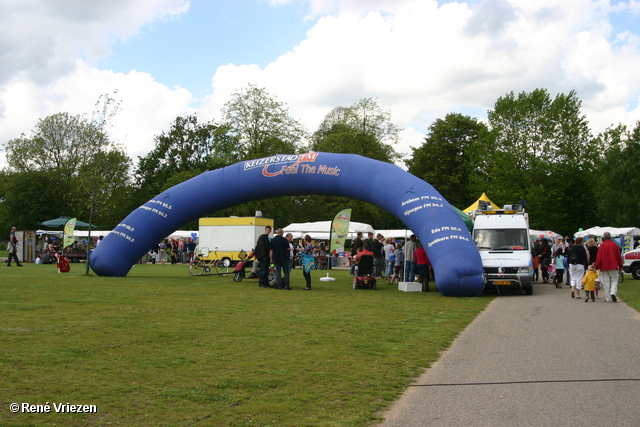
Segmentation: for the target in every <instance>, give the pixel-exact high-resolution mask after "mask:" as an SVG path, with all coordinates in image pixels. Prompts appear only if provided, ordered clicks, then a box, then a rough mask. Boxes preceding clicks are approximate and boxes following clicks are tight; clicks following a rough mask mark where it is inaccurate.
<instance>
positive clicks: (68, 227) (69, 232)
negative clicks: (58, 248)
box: [62, 218, 76, 248]
mask: <svg viewBox="0 0 640 427" xmlns="http://www.w3.org/2000/svg"><path fill="white" fill-rule="evenodd" d="M75 228H76V219H75V218H71V219H70V220H69V221H67V223H66V224H65V225H64V240H63V242H62V248H66V247H67V246H71V245H72V244H73V230H74V229H75Z"/></svg>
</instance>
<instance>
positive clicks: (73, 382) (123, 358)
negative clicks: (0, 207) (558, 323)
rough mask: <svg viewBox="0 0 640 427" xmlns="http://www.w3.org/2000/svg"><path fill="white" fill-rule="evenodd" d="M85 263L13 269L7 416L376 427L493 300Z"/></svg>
mask: <svg viewBox="0 0 640 427" xmlns="http://www.w3.org/2000/svg"><path fill="white" fill-rule="evenodd" d="M84 267H85V266H84V264H72V265H71V272H70V273H66V274H64V273H63V274H58V273H57V269H56V267H55V265H35V264H25V267H23V268H17V267H15V266H13V267H11V268H7V267H6V266H2V265H0V269H1V270H0V271H1V272H2V275H1V280H0V332H1V334H0V378H2V380H1V381H0V391H1V394H0V396H1V398H0V407H1V409H0V425H20V426H47V425H64V426H80V425H123V426H148V425H166V426H187V425H207V426H213V425H215V426H219V425H233V426H249V425H258V426H319V425H322V426H366V425H369V424H370V423H371V422H372V421H373V420H376V419H378V418H377V417H376V414H377V413H379V411H380V410H382V409H383V408H385V407H387V406H388V405H389V404H390V403H392V402H393V401H394V399H396V398H397V397H398V396H399V395H400V394H401V393H402V391H403V390H404V388H405V387H406V386H407V385H408V384H409V383H410V382H411V380H412V379H413V378H415V377H416V376H418V375H419V374H420V373H421V372H422V371H423V370H424V369H425V368H426V367H428V366H429V365H430V364H431V363H433V362H434V361H435V360H437V358H438V355H439V353H440V352H441V351H442V350H444V349H446V348H447V347H448V346H449V345H450V343H451V342H452V340H453V339H454V338H455V337H456V336H457V335H458V334H459V333H460V332H461V331H462V330H463V329H464V328H465V327H466V325H467V324H468V323H469V322H471V321H472V320H473V319H474V318H475V317H476V316H477V314H478V313H480V312H481V311H482V310H483V309H484V308H485V307H486V305H487V304H488V303H489V302H490V301H491V299H492V298H493V296H481V297H475V298H451V297H443V296H441V295H439V294H436V293H434V292H431V293H407V292H399V291H398V290H397V289H392V288H391V287H389V286H388V285H387V284H386V282H382V283H380V282H379V285H378V290H377V291H367V290H357V291H356V290H353V289H352V285H351V283H352V282H351V278H350V276H349V275H348V272H347V271H344V270H333V271H332V272H331V275H332V276H333V277H336V278H337V280H336V281H335V282H321V281H319V280H318V278H319V277H322V276H324V275H326V272H319V271H313V272H312V275H313V276H314V282H313V290H312V291H303V290H302V287H303V283H304V279H303V277H302V273H301V270H295V271H293V272H292V286H293V288H294V290H292V291H286V290H282V291H279V290H275V289H262V288H259V287H258V285H257V282H256V281H255V280H244V281H242V282H241V283H234V282H233V280H232V277H231V275H229V276H226V277H213V276H208V277H193V276H190V275H188V271H187V267H186V266H184V265H177V266H172V265H136V266H135V267H134V268H133V269H132V270H131V272H130V273H129V275H128V276H127V277H124V278H109V277H97V276H84V275H83V274H84ZM626 283H628V282H626ZM626 283H625V286H626ZM432 285H433V284H432ZM621 294H622V292H621ZM623 298H625V297H624V296H623ZM11 403H20V404H21V403H28V404H31V405H46V404H47V403H48V404H49V405H51V413H20V412H19V413H12V412H11V411H10V410H9V405H10V404H11ZM54 403H56V404H58V405H59V404H67V403H69V404H71V405H96V408H97V413H90V414H69V413H64V414H63V413H55V410H54V408H53V404H54Z"/></svg>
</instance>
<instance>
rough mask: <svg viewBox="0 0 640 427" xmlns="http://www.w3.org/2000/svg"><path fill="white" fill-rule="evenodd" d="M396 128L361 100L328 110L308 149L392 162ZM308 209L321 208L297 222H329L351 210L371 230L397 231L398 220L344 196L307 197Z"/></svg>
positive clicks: (386, 114)
mask: <svg viewBox="0 0 640 427" xmlns="http://www.w3.org/2000/svg"><path fill="white" fill-rule="evenodd" d="M399 132H400V129H399V128H398V126H396V125H395V124H394V123H393V122H392V121H391V113H390V112H389V111H386V110H383V109H382V108H381V107H380V105H378V103H377V102H376V101H374V100H372V99H371V98H365V99H361V100H360V101H358V102H357V103H356V104H354V105H352V106H348V107H344V106H339V107H336V108H334V109H333V110H331V111H330V112H329V113H328V114H327V115H326V116H325V118H324V120H323V121H322V123H320V126H319V127H318V129H317V130H316V131H315V132H314V133H313V135H312V137H311V141H310V144H309V150H311V151H321V152H328V153H343V154H358V155H361V156H365V157H369V158H372V159H375V160H380V161H383V162H388V163H393V162H394V161H396V160H397V159H398V158H399V156H398V153H397V152H396V151H395V150H394V148H393V146H394V145H395V144H396V143H397V142H398V134H399ZM305 202H306V203H307V205H308V206H321V207H322V209H304V210H303V211H302V212H300V215H301V217H302V218H304V219H300V221H321V220H330V219H332V218H333V215H335V214H336V213H337V212H338V211H339V210H340V209H344V208H345V207H351V208H352V218H353V220H354V221H359V222H365V223H368V224H373V226H374V227H375V228H401V227H404V226H403V224H402V221H400V220H399V219H398V218H396V217H394V216H393V215H391V214H389V213H388V212H385V211H384V210H382V209H380V208H378V207H377V206H374V205H372V204H369V203H366V202H362V201H360V200H355V199H350V198H347V197H335V196H323V195H310V196H307V197H305Z"/></svg>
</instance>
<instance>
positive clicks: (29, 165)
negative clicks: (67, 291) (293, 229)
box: [0, 85, 640, 234]
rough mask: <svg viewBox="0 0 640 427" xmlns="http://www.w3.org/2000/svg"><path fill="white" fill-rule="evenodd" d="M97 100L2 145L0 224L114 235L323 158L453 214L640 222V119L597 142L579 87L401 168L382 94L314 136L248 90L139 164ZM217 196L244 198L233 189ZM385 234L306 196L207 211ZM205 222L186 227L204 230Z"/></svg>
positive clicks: (450, 123)
mask: <svg viewBox="0 0 640 427" xmlns="http://www.w3.org/2000/svg"><path fill="white" fill-rule="evenodd" d="M115 95H117V93H116V94H114V95H113V96H107V95H105V96H103V97H100V99H99V100H98V102H97V103H96V111H95V112H94V113H93V114H92V116H91V117H90V118H87V117H84V116H80V115H77V116H73V115H70V114H69V113H58V114H54V115H52V116H48V117H45V118H43V119H41V120H39V121H38V123H37V124H36V126H35V128H34V129H33V130H32V131H31V132H30V134H29V135H26V134H22V135H21V136H20V137H18V138H15V139H12V140H10V141H8V142H6V143H4V144H3V145H4V149H5V152H6V159H7V166H6V167H5V168H4V169H3V170H2V171H1V172H0V223H1V224H2V226H3V227H4V228H5V229H7V228H9V227H11V226H16V227H18V228H21V229H33V228H35V227H36V223H37V222H41V221H44V220H47V219H51V218H56V217H58V216H63V215H66V216H74V217H77V218H79V219H82V220H83V221H90V222H91V223H92V224H96V225H99V226H102V227H103V229H111V228H113V227H114V226H115V225H117V224H118V223H119V222H121V221H122V220H123V219H124V218H125V217H126V216H127V215H128V214H129V213H130V212H131V211H132V210H134V209H135V208H136V207H138V206H140V205H142V204H143V203H145V202H146V201H148V200H149V199H151V198H153V197H155V196H156V195H157V194H159V193H161V192H162V191H164V190H166V189H168V188H170V187H172V186H174V185H176V184H179V183H181V182H183V181H185V180H187V179H190V178H192V177H194V176H197V175H199V174H201V173H203V172H205V171H208V170H213V169H217V168H221V167H225V166H228V165H231V164H235V163H237V162H239V161H243V160H250V159H256V158H261V157H268V156H271V155H273V154H286V153H304V152H308V151H323V152H334V153H350V154H359V155H363V156H366V157H370V158H373V159H376V160H380V161H383V162H389V163H396V164H398V163H404V165H405V166H406V168H407V170H408V171H409V172H410V173H412V174H413V175H415V176H417V177H419V178H421V179H423V180H425V181H427V182H429V183H430V184H431V185H433V186H434V187H435V188H436V190H438V191H439V192H440V193H441V194H442V195H443V196H444V197H445V198H446V199H447V200H448V201H449V202H450V203H451V204H452V205H454V206H456V207H458V208H460V209H464V208H466V207H467V206H469V205H470V204H472V203H473V202H474V201H475V200H476V199H477V198H478V197H479V196H480V195H481V194H482V193H483V192H484V193H487V195H488V196H489V197H490V198H491V199H492V200H493V201H494V202H496V203H497V204H499V205H503V204H511V203H519V202H521V201H522V202H524V203H525V208H526V210H527V211H528V212H529V214H530V221H531V224H530V225H531V228H534V229H551V230H554V231H556V232H559V233H561V234H573V233H574V232H576V231H577V230H578V229H579V228H587V227H591V226H593V225H607V226H635V225H638V224H640V221H639V218H638V216H639V215H640V213H639V212H640V210H639V209H638V208H639V206H638V197H637V192H636V190H635V189H636V188H638V187H636V185H635V182H636V170H637V169H638V167H639V166H640V121H639V122H638V123H636V125H635V127H634V128H631V129H630V128H627V127H626V126H625V125H622V124H618V125H612V126H611V127H609V128H608V129H606V130H605V131H604V132H602V133H601V134H599V135H597V136H594V135H592V133H591V131H590V129H589V125H588V121H587V118H586V117H585V116H584V115H583V114H581V113H580V107H581V101H580V99H579V98H578V96H577V94H576V93H575V92H574V91H571V92H569V93H568V94H558V95H556V96H555V98H554V97H552V96H551V95H550V94H549V93H548V91H547V90H545V89H536V90H534V91H532V92H522V93H519V94H515V93H513V92H511V93H509V94H506V95H505V96H502V97H500V98H498V100H497V101H496V103H495V105H494V107H493V109H491V110H489V111H488V120H487V122H486V123H484V122H481V121H479V120H477V119H475V118H472V117H469V116H465V115H462V114H458V113H450V114H447V115H446V116H445V117H444V118H440V119H437V120H435V121H434V122H433V123H432V124H431V125H430V126H429V128H428V131H427V134H426V136H425V138H424V141H423V144H422V145H421V146H420V147H417V148H413V149H412V153H411V154H410V155H409V156H408V158H406V159H403V158H401V156H400V155H399V154H398V153H397V151H396V149H395V147H396V144H397V142H398V137H399V132H400V131H401V129H400V128H399V127H398V126H396V125H395V124H394V123H393V121H392V119H391V113H390V112H389V111H387V110H384V109H382V108H381V107H380V105H379V104H378V103H377V102H376V101H375V100H373V99H370V98H365V99H362V100H360V101H358V102H357V103H355V104H354V105H350V106H338V107H336V108H334V109H332V110H331V111H330V112H329V113H328V114H327V115H326V116H325V118H324V120H323V121H322V123H321V124H320V125H319V126H318V129H317V130H315V131H314V132H313V133H309V132H307V130H306V129H304V127H303V126H302V125H301V124H300V122H299V121H297V120H295V119H294V118H293V117H292V116H291V114H290V113H289V111H288V107H287V106H286V104H284V103H282V102H280V101H278V100H277V98H276V97H275V96H273V95H271V94H269V93H268V92H267V91H266V90H265V89H264V88H259V87H257V86H255V85H249V86H247V87H245V88H243V89H241V90H239V91H237V92H236V93H234V94H233V95H232V97H231V100H230V101H229V102H227V103H226V104H225V105H224V107H223V109H222V111H221V120H220V121H219V122H215V121H213V120H212V121H207V122H202V121H199V120H198V117H197V115H195V114H193V115H186V116H179V117H176V118H175V120H174V121H173V123H171V126H170V129H169V130H168V131H166V132H165V131H163V132H161V133H160V134H159V135H157V136H156V137H155V147H154V149H153V150H151V151H150V152H149V153H148V154H146V155H145V156H142V157H139V158H138V162H137V164H136V165H135V166H134V163H133V161H132V159H130V158H129V157H128V156H127V155H126V153H125V150H124V148H123V147H122V146H121V145H119V144H117V143H115V142H113V141H112V140H111V139H110V137H109V130H110V126H111V121H110V119H111V118H112V117H113V116H114V115H115V114H117V112H118V109H119V103H118V102H117V101H116V99H115ZM225 185H226V186H227V187H226V188H221V191H240V190H239V189H235V188H234V187H233V183H226V184H225ZM347 206H349V207H351V208H352V209H353V219H354V220H356V221H360V222H366V223H370V224H372V225H373V226H374V228H377V229H387V228H403V227H404V225H403V224H402V222H401V221H400V220H399V219H398V218H395V217H393V216H392V215H390V214H389V213H387V212H385V211H383V210H382V209H380V208H378V207H376V206H373V205H370V204H368V203H365V202H361V201H358V200H353V199H348V198H344V197H335V196H325V195H305V196H296V197H279V198H273V199H266V200H257V201H252V202H248V203H245V204H242V205H238V206H234V207H230V208H227V209H224V210H221V211H218V212H211V213H210V215H211V216H230V215H237V216H252V215H253V214H254V212H255V211H262V213H263V215H264V216H266V217H269V218H274V219H275V223H276V225H277V226H285V225H287V224H289V223H291V222H305V221H319V220H327V219H330V218H332V216H333V215H334V214H335V212H337V211H338V210H340V209H342V208H344V207H347ZM197 227H198V225H197V221H193V222H192V223H189V224H185V225H184V227H183V228H185V229H197Z"/></svg>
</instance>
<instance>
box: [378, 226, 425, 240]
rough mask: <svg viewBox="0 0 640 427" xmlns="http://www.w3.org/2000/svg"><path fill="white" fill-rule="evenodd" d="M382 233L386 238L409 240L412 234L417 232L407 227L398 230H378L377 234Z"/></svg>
mask: <svg viewBox="0 0 640 427" xmlns="http://www.w3.org/2000/svg"><path fill="white" fill-rule="evenodd" d="M378 233H380V234H382V235H383V236H384V237H385V238H387V237H391V238H393V239H404V240H405V241H406V240H409V237H411V235H412V234H415V233H414V232H413V231H411V230H407V229H398V230H376V232H375V234H378Z"/></svg>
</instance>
